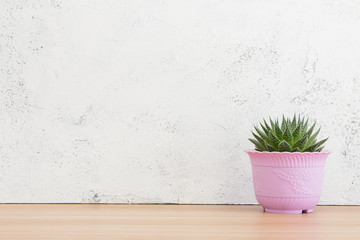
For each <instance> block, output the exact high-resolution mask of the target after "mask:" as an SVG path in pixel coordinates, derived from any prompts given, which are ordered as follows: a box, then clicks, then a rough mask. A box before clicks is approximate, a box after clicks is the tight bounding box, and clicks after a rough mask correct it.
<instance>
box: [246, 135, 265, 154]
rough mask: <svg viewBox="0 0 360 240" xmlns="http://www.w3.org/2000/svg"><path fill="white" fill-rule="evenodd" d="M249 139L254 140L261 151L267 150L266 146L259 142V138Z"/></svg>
mask: <svg viewBox="0 0 360 240" xmlns="http://www.w3.org/2000/svg"><path fill="white" fill-rule="evenodd" d="M249 141H250V142H252V143H253V144H254V145H255V147H256V148H257V149H260V150H261V151H266V148H265V146H263V145H262V144H261V143H259V142H258V141H257V140H255V139H252V138H249Z"/></svg>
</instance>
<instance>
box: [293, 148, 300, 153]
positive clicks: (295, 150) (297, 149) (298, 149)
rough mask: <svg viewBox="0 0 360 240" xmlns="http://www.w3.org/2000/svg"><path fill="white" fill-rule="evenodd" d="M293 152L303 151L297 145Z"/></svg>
mask: <svg viewBox="0 0 360 240" xmlns="http://www.w3.org/2000/svg"><path fill="white" fill-rule="evenodd" d="M293 152H301V150H300V148H298V147H297V148H295V149H294V150H293Z"/></svg>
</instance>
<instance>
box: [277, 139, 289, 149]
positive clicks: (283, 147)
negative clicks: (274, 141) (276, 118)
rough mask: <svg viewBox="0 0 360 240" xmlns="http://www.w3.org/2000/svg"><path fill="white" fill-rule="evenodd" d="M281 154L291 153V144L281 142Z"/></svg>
mask: <svg viewBox="0 0 360 240" xmlns="http://www.w3.org/2000/svg"><path fill="white" fill-rule="evenodd" d="M278 148H279V152H291V150H292V148H291V146H290V144H289V143H288V142H287V141H285V140H283V141H281V143H279V147H278Z"/></svg>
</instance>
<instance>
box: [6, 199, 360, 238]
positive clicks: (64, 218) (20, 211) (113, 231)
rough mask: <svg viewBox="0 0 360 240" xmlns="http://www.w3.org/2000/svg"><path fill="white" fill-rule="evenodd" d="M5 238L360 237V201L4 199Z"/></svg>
mask: <svg viewBox="0 0 360 240" xmlns="http://www.w3.org/2000/svg"><path fill="white" fill-rule="evenodd" d="M0 239H1V240H9V239H26V240H31V239H69V240H72V239H86V240H91V239H157V240H161V239H169V240H177V239H197V240H199V239H221V240H223V239H224V240H226V239H270V240H271V239H292V240H293V239H302V240H304V239H360V206H347V207H344V206H342V207H340V206H318V207H317V208H316V209H315V211H314V212H313V213H310V214H298V215H281V214H271V213H264V212H263V211H262V208H261V207H260V206H239V205H235V206H234V205H105V204H104V205H100V204H99V205H96V204H93V205H91V204H90V205H88V204H0Z"/></svg>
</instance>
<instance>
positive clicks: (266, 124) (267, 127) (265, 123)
mask: <svg viewBox="0 0 360 240" xmlns="http://www.w3.org/2000/svg"><path fill="white" fill-rule="evenodd" d="M264 125H265V127H266V129H267V130H268V131H269V130H270V129H271V128H270V126H269V124H268V123H267V122H266V121H265V119H264Z"/></svg>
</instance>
